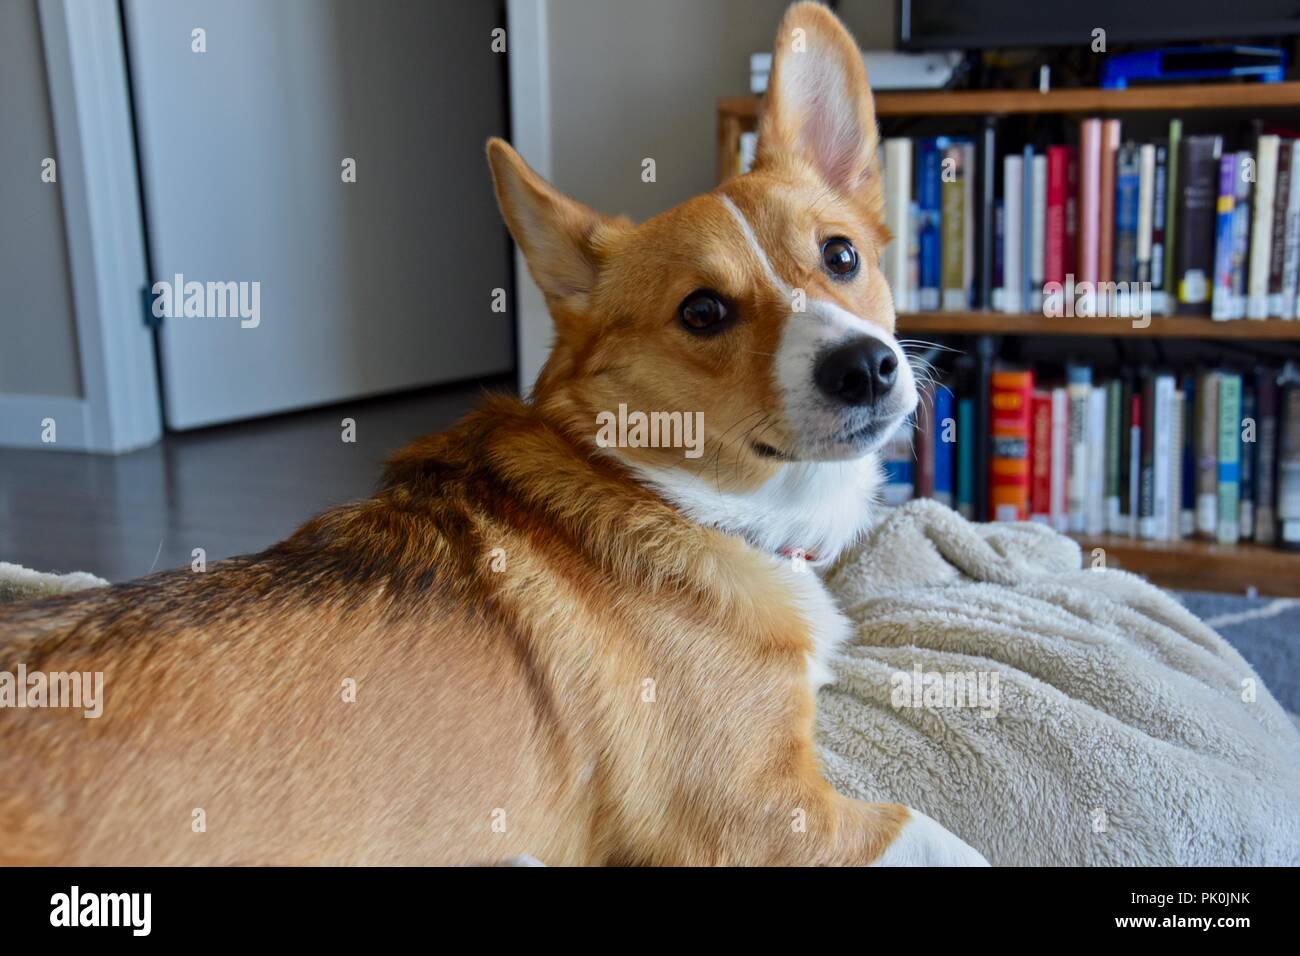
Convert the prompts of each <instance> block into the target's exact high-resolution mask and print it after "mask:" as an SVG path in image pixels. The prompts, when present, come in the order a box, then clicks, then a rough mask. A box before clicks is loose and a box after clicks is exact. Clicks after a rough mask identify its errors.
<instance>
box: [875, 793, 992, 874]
mask: <svg viewBox="0 0 1300 956" xmlns="http://www.w3.org/2000/svg"><path fill="white" fill-rule="evenodd" d="M907 812H908V813H910V814H911V818H910V819H909V820H908V821H907V823H905V824H903V829H902V830H901V831H899V834H898V837H897V838H896V839H895V840H894V842H893V843H891V844H889V846H888V847H887V848H886V849H885V852H884V853H882V854H881V855H880V859H878V860H876V862H875V863H873V864H872V865H873V866H988V865H989V861H988V860H986V859H984V857H983V855H981V854H980V852H979V851H978V850H976V849H975V848H974V847H972V846H971V845H970V844H968V843H967V842H966V841H965V840H963V839H961V838H960V837H958V836H956V835H954V834H953V833H951V832H949V831H948V830H946V829H945V828H944V827H942V826H941V825H940V824H938V823H935V822H934V821H933V820H931V819H930V818H929V817H927V816H926V815H925V814H924V813H922V812H921V811H919V810H913V809H912V808H911V807H908V809H907Z"/></svg>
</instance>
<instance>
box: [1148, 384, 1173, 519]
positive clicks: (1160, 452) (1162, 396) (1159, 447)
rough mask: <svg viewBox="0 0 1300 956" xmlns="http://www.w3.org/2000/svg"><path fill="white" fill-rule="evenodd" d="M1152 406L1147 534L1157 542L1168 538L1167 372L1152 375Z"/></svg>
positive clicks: (1169, 449)
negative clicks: (1154, 404)
mask: <svg viewBox="0 0 1300 956" xmlns="http://www.w3.org/2000/svg"><path fill="white" fill-rule="evenodd" d="M1155 396H1156V407H1155V414H1154V415H1153V416H1152V419H1153V423H1154V424H1153V428H1154V429H1155V434H1154V435H1153V436H1152V437H1153V438H1154V439H1155V442H1154V446H1153V447H1154V453H1153V455H1152V469H1151V470H1152V476H1151V477H1152V482H1151V483H1152V493H1153V494H1152V508H1151V511H1152V516H1153V519H1154V520H1153V526H1152V531H1151V536H1152V537H1153V538H1155V539H1156V540H1157V541H1164V540H1167V539H1168V538H1169V498H1170V493H1171V492H1172V490H1173V478H1172V476H1171V475H1170V473H1169V469H1170V468H1172V467H1173V447H1172V446H1173V441H1174V435H1173V410H1174V380H1173V378H1172V377H1171V376H1168V375H1158V376H1156V387H1155Z"/></svg>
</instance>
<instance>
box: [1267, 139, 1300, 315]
mask: <svg viewBox="0 0 1300 956" xmlns="http://www.w3.org/2000/svg"><path fill="white" fill-rule="evenodd" d="M1291 144H1292V141H1291V140H1283V139H1279V140H1278V149H1277V174H1276V176H1275V178H1274V181H1273V182H1274V185H1273V231H1272V235H1271V237H1270V239H1269V249H1268V314H1269V315H1281V314H1282V274H1283V272H1284V271H1285V264H1286V216H1287V205H1288V204H1289V203H1290V201H1291V177H1292V176H1294V175H1297V174H1300V169H1293V168H1292V165H1291V160H1292V156H1293V155H1294V153H1293V151H1292V149H1291Z"/></svg>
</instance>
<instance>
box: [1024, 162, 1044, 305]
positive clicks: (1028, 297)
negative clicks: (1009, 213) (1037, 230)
mask: <svg viewBox="0 0 1300 956" xmlns="http://www.w3.org/2000/svg"><path fill="white" fill-rule="evenodd" d="M1021 176H1022V180H1021V184H1022V187H1023V192H1022V195H1021V199H1020V282H1021V285H1022V287H1023V289H1022V293H1021V297H1020V302H1021V306H1022V307H1023V308H1024V310H1025V311H1026V312H1038V311H1040V310H1041V309H1042V305H1041V304H1037V305H1036V304H1035V303H1036V299H1035V295H1034V292H1035V290H1034V279H1033V276H1034V218H1035V215H1034V147H1033V146H1030V145H1028V144H1026V146H1025V152H1024V157H1023V159H1022V160H1021ZM1038 291H1039V292H1041V291H1042V290H1041V289H1039V290H1038Z"/></svg>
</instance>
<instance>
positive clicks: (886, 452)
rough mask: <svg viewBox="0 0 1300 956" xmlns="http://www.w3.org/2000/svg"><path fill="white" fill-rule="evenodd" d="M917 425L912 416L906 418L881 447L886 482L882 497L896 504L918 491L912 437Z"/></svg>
mask: <svg viewBox="0 0 1300 956" xmlns="http://www.w3.org/2000/svg"><path fill="white" fill-rule="evenodd" d="M914 432H915V425H914V423H913V419H912V418H911V417H909V418H907V419H905V420H904V421H903V422H902V423H901V424H900V425H899V426H898V427H897V428H896V429H894V433H893V434H892V435H890V436H889V438H887V439H886V440H885V444H884V445H883V446H882V447H881V449H880V460H881V464H882V465H883V466H884V469H885V483H884V485H883V486H882V487H881V492H880V499H881V501H883V502H884V503H885V504H886V505H890V506H895V505H901V504H904V503H905V502H907V501H910V500H911V499H912V497H913V495H914V494H915V492H916V484H915V468H914V465H913V455H912V437H913V434H914Z"/></svg>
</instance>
